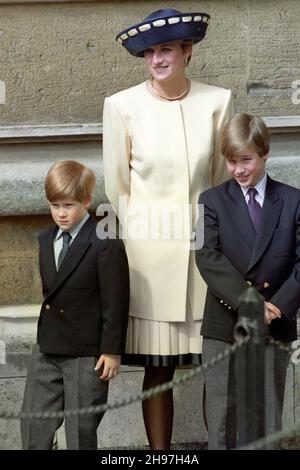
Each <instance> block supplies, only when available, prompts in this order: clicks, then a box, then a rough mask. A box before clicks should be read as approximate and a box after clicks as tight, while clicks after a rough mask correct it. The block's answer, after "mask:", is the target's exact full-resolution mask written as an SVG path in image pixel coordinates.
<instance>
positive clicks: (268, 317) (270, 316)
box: [265, 302, 281, 325]
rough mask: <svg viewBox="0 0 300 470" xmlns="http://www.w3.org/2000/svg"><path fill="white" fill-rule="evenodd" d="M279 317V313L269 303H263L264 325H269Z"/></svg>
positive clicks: (277, 309)
mask: <svg viewBox="0 0 300 470" xmlns="http://www.w3.org/2000/svg"><path fill="white" fill-rule="evenodd" d="M280 317H281V311H280V310H279V308H277V307H276V306H275V305H273V304H271V302H265V323H266V324H267V325H270V323H271V321H272V320H274V319H275V318H280Z"/></svg>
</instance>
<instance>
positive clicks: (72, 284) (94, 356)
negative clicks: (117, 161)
mask: <svg viewBox="0 0 300 470" xmlns="http://www.w3.org/2000/svg"><path fill="white" fill-rule="evenodd" d="M95 182H96V180H95V175H94V173H93V172H92V171H91V170H90V169H89V168H87V167H85V166H84V165H82V164H80V163H79V162H75V161H71V160H70V161H61V162H57V163H55V164H54V165H53V166H52V167H51V168H50V170H49V172H48V174H47V177H46V180H45V192H46V197H47V199H48V201H49V205H50V210H51V214H52V217H53V220H54V222H55V226H53V227H51V228H49V229H47V230H45V231H44V232H42V233H41V235H40V236H39V243H40V258H39V260H40V274H41V279H42V288H43V296H44V300H43V303H42V306H41V312H40V317H39V321H38V332H37V343H38V344H37V345H36V346H35V347H34V350H33V353H32V358H31V363H30V367H29V370H28V375H27V381H26V387H25V392H24V400H23V409H22V411H23V413H25V414H26V413H37V412H46V411H49V412H56V411H62V410H76V409H79V408H83V407H90V406H97V405H101V404H105V403H106V401H107V393H108V381H109V380H110V379H111V378H113V377H114V376H115V375H116V374H117V373H118V371H119V368H120V355H121V354H122V352H123V350H124V346H125V337H126V328H127V320H128V308H129V273H128V263H127V257H126V254H125V249H124V245H123V242H122V241H121V240H119V239H113V238H112V237H111V238H107V239H105V240H100V239H99V238H98V237H97V234H96V225H97V222H96V221H95V220H94V218H93V217H92V216H90V214H89V213H88V211H87V210H88V208H89V205H90V203H91V199H92V192H93V189H94V187H95ZM103 415H104V413H103V412H101V413H99V412H98V413H94V414H83V415H81V414H74V415H72V414H71V415H70V416H66V417H65V431H66V442H67V447H68V449H96V448H97V428H98V425H99V423H100V421H101V419H102V417H103ZM62 422H63V418H61V417H58V418H50V419H49V418H47V419H45V418H41V419H37V418H31V417H26V416H24V417H23V418H22V420H21V436H22V444H23V448H24V449H51V448H52V444H53V438H54V434H55V431H56V429H57V428H58V427H59V426H60V425H61V424H62Z"/></svg>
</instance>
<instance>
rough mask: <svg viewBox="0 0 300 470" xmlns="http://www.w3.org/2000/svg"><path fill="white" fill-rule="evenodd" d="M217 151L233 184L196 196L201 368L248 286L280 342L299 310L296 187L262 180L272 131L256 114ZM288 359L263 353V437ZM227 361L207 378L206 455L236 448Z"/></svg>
mask: <svg viewBox="0 0 300 470" xmlns="http://www.w3.org/2000/svg"><path fill="white" fill-rule="evenodd" d="M221 151H222V154H223V155H224V156H225V158H226V160H227V167H228V170H229V173H230V174H231V175H232V177H233V178H232V179H231V180H229V181H226V182H225V183H223V184H221V185H220V186H217V187H215V188H212V189H209V190H207V191H205V192H203V193H202V194H200V197H199V204H204V244H203V247H202V248H201V249H199V250H198V251H197V252H196V263H197V266H198V269H199V271H200V273H201V275H202V276H203V278H204V280H205V282H206V283H207V286H208V291H207V296H206V303H205V309H204V317H203V324H202V330H201V334H202V336H203V361H204V362H208V361H210V360H211V359H212V357H214V356H216V355H217V354H218V353H220V352H222V351H224V350H225V349H226V348H228V345H229V344H228V343H232V342H233V330H234V326H235V323H236V321H237V307H238V300H239V297H240V295H241V294H242V293H243V292H244V291H245V290H246V289H247V287H249V285H252V286H253V287H255V288H256V289H257V290H258V291H259V292H260V293H261V294H262V295H263V297H264V298H265V323H266V324H267V325H268V329H269V333H270V335H271V336H272V337H273V338H275V339H277V340H280V341H282V342H284V343H289V342H291V341H293V340H294V339H296V315H297V311H298V309H299V307H300V191H299V189H296V188H293V187H291V186H288V185H286V184H283V183H280V182H278V181H275V180H273V179H271V178H270V177H269V176H268V175H267V174H266V172H265V163H266V160H267V158H268V155H269V133H268V129H267V127H266V125H265V124H264V122H263V120H262V119H261V118H259V117H257V116H251V115H249V114H238V115H236V116H234V118H233V119H232V120H231V121H229V123H228V124H227V125H226V126H225V128H224V130H223V133H222V137H221ZM202 222H203V221H202ZM200 223H201V221H200V220H199V224H200ZM199 229H200V225H199ZM288 357H289V355H288V353H287V352H284V351H280V350H279V349H278V348H276V347H272V346H268V347H267V350H266V367H265V369H266V432H267V433H269V432H273V431H275V430H279V429H280V428H281V416H282V410H283V400H284V390H285V379H286V370H287V365H288ZM232 363H233V358H232V357H230V358H226V359H225V360H222V361H221V362H219V363H218V364H217V365H216V366H214V367H212V368H210V369H209V370H207V372H206V373H205V387H206V397H207V407H206V411H207V418H208V435H209V449H226V448H233V447H234V446H235V443H236V422H235V406H236V403H235V386H234V370H233V364H232Z"/></svg>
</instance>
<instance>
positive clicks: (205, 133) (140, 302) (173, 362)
mask: <svg viewBox="0 0 300 470" xmlns="http://www.w3.org/2000/svg"><path fill="white" fill-rule="evenodd" d="M208 22H209V15H207V14H205V13H187V14H185V13H181V12H178V11H177V10H173V9H168V10H158V11H156V12H154V13H152V14H150V15H149V16H148V17H147V18H145V20H144V21H143V22H141V23H139V24H137V25H135V26H132V27H131V28H127V29H126V30H125V31H122V32H121V33H120V34H119V35H118V36H117V39H118V40H119V41H120V42H122V44H123V46H124V47H125V48H126V49H127V50H128V51H129V52H130V53H131V54H133V55H135V56H137V57H143V58H144V60H145V61H146V64H147V66H148V70H149V72H150V75H151V76H152V79H151V80H150V81H147V82H144V83H141V84H139V85H137V86H133V87H132V88H129V89H127V90H124V91H121V92H119V93H116V94H115V95H113V96H111V97H109V98H106V100H105V105H104V118H103V122H104V153H103V155H104V156H103V158H104V176H105V189H106V193H107V196H108V199H109V201H110V202H111V204H112V206H113V208H114V210H115V211H116V213H117V215H118V217H119V220H120V224H121V226H122V233H121V236H122V237H123V238H124V242H125V245H126V251H127V256H128V260H129V266H130V284H131V299H130V319H129V326H128V334H127V346H126V355H125V359H124V362H125V363H127V364H135V365H144V366H145V379H144V385H143V389H148V388H150V387H152V386H156V385H159V384H161V383H163V382H166V381H169V380H172V378H173V374H174V369H175V367H176V366H177V365H182V364H199V362H200V357H201V356H200V354H201V343H200V327H201V319H202V312H203V306H204V305H203V304H204V298H205V284H204V282H203V280H202V279H201V277H200V275H199V273H198V270H197V268H196V265H195V260H194V251H193V250H192V249H191V247H192V245H193V243H191V241H190V240H192V239H193V234H194V232H195V228H196V219H197V216H198V208H197V199H198V196H199V193H200V192H201V191H204V190H205V189H207V188H209V187H210V186H212V185H217V184H219V183H221V182H222V181H224V180H225V179H227V178H228V175H227V172H226V168H225V162H224V159H223V158H221V157H220V153H219V136H220V131H221V129H222V128H223V126H224V124H225V123H226V122H227V120H228V119H229V118H230V116H231V113H232V109H231V92H230V91H229V90H225V89H223V88H218V87H214V86H209V85H205V84H202V83H198V82H195V81H192V80H188V79H187V78H186V75H185V68H186V66H187V65H188V62H189V60H190V57H191V53H192V45H193V43H196V42H199V41H200V40H201V39H203V38H204V36H205V32H206V28H207V25H208ZM189 209H191V210H190V214H189ZM143 415H144V421H145V427H146V432H147V436H148V440H149V443H150V446H151V448H152V449H164V450H166V449H169V447H170V442H171V435H172V422H173V398H172V391H169V392H165V393H163V394H161V395H159V396H156V397H155V398H152V399H150V400H146V401H144V402H143Z"/></svg>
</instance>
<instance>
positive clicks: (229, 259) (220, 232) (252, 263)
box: [196, 177, 300, 342]
mask: <svg viewBox="0 0 300 470" xmlns="http://www.w3.org/2000/svg"><path fill="white" fill-rule="evenodd" d="M199 204H204V205H205V207H204V245H203V247H202V248H201V249H200V250H198V251H197V252H196V263H197V266H198V269H199V271H200V273H201V275H202V276H203V278H204V280H205V282H206V283H207V285H208V292H207V297H206V303H205V309H204V318H203V324H202V330H201V334H202V335H203V336H206V337H210V338H214V339H220V340H223V341H229V342H232V341H233V329H234V325H235V323H236V320H237V307H238V299H239V297H240V295H241V294H242V293H243V292H244V291H245V289H246V288H247V287H249V284H250V283H251V284H252V285H253V286H254V287H256V288H257V289H258V290H259V292H260V293H261V294H262V295H263V297H264V298H265V300H266V301H270V302H271V303H272V304H274V305H275V306H276V307H278V308H279V309H280V310H281V312H282V314H283V315H282V317H281V318H280V319H276V320H273V321H272V323H271V325H270V327H269V331H270V333H271V335H272V336H273V337H274V338H275V339H279V340H281V341H292V340H294V339H296V316H297V311H298V309H299V307H300V190H299V189H296V188H293V187H291V186H288V185H286V184H283V183H280V182H278V181H275V180H273V179H271V178H270V177H268V179H267V185H266V193H265V200H264V204H263V213H262V224H261V227H260V230H259V232H258V234H256V232H255V230H254V226H253V224H252V221H251V218H250V215H249V211H248V207H247V203H246V201H245V197H244V195H243V193H242V190H241V188H240V186H239V185H238V183H236V181H235V180H233V179H231V180H229V181H226V182H225V183H223V184H221V185H220V186H217V187H215V188H211V189H209V190H207V191H205V192H203V193H202V194H200V197H199ZM200 223H201V221H200V220H199V221H198V229H200V225H199V224H200Z"/></svg>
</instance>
